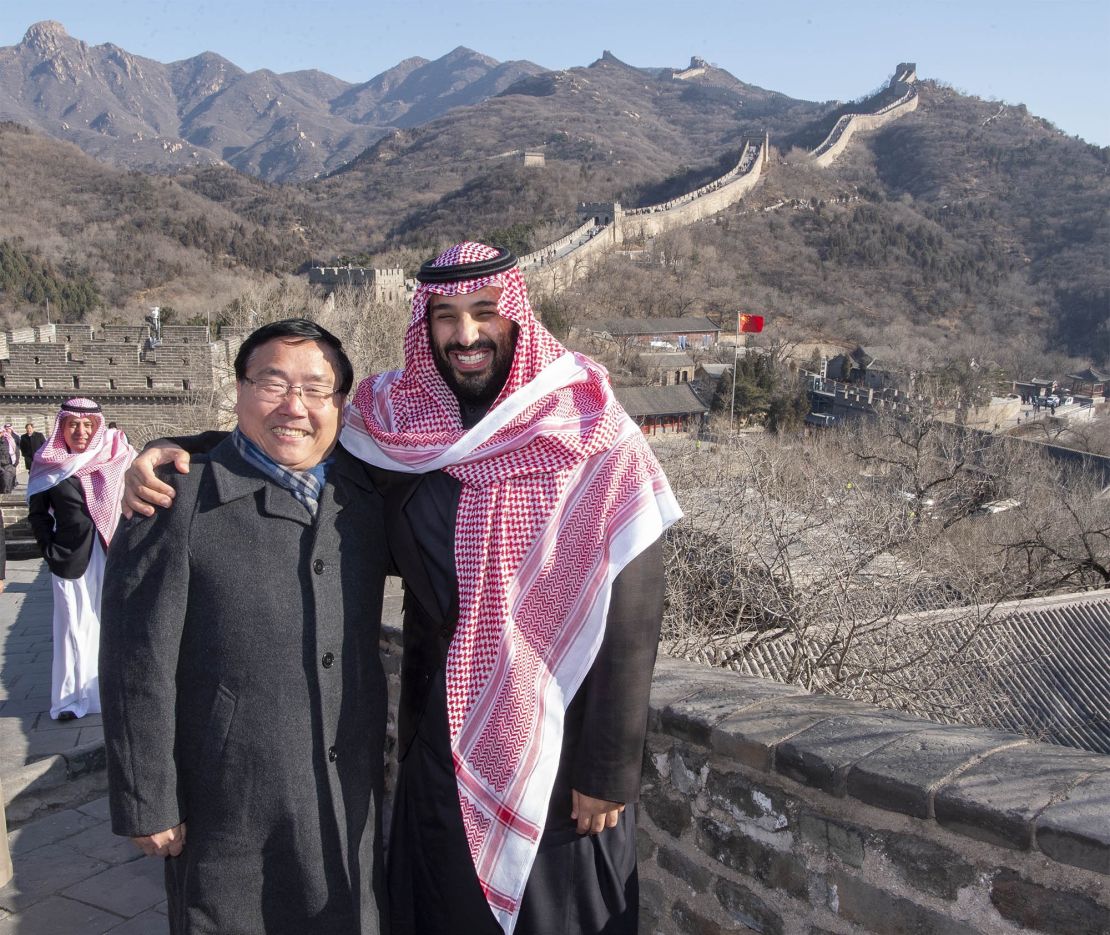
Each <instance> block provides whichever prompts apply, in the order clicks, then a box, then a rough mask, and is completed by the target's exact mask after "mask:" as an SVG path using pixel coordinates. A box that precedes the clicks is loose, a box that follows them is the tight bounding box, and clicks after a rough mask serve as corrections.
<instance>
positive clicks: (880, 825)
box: [382, 579, 1110, 935]
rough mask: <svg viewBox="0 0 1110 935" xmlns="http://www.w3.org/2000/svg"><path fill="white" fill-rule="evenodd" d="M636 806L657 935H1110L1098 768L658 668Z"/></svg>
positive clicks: (393, 693) (1077, 758) (395, 623)
mask: <svg viewBox="0 0 1110 935" xmlns="http://www.w3.org/2000/svg"><path fill="white" fill-rule="evenodd" d="M400 608H401V592H400V587H399V584H398V582H397V581H396V580H395V579H390V585H389V586H387V589H386V601H385V610H384V614H383V619H384V622H385V626H384V629H383V639H382V651H383V660H384V663H385V667H386V672H387V675H388V678H389V683H390V688H389V695H390V706H389V734H390V739H389V740H388V741H387V755H388V756H387V759H388V766H387V775H388V777H389V787H390V788H392V777H394V776H395V775H396V762H395V738H396V713H397V697H398V693H399V678H400V657H401V637H400V617H401V610H400ZM637 808H638V814H637V820H638V822H639V838H640V840H639V854H640V891H641V899H640V901H641V916H640V930H641V931H643V932H650V933H652V935H721V933H724V932H748V931H755V932H761V933H765V935H849V933H876V935H1018V933H1053V935H1106V933H1108V932H1110V818H1108V816H1110V757H1105V756H1098V755H1095V754H1089V753H1085V752H1084V751H1081V750H1074V749H1070V748H1065V747H1055V746H1051V745H1048V744H1038V743H1034V742H1030V741H1028V740H1026V739H1025V738H1023V737H1020V736H1017V735H1014V734H1006V733H1001V732H997V731H990V730H981V729H974V728H967V727H950V726H944V725H940V724H935V723H933V722H930V721H923V720H920V719H915V718H911V717H908V716H905V715H900V714H898V713H897V712H892V711H884V710H880V709H878V708H874V707H871V706H869V705H866V704H862V703H859V702H852V701H845V700H842V699H838V698H832V697H828V696H824V695H810V694H807V693H806V692H805V691H803V690H802V689H800V688H797V687H795V686H790V685H782V684H780V683H777V682H772V681H769V680H764V679H758V678H752V677H748V676H742V675H737V674H735V673H732V672H727V671H724V670H721V669H712V668H708V667H705V666H700V665H698V664H696V663H691V662H685V661H682V660H676V659H671V658H667V657H662V658H660V660H659V662H658V664H657V665H656V668H655V677H654V680H653V684H652V701H651V713H650V721H649V734H648V740H647V744H646V747H645V751H644V777H643V784H642V791H641V801H640V804H639V805H638V806H637Z"/></svg>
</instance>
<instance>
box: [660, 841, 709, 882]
mask: <svg viewBox="0 0 1110 935" xmlns="http://www.w3.org/2000/svg"><path fill="white" fill-rule="evenodd" d="M655 862H656V863H657V864H658V865H659V869H660V870H662V871H664V872H665V873H669V874H670V875H671V876H673V877H676V878H677V879H679V880H681V881H682V882H683V883H685V884H686V885H687V886H689V887H690V888H691V889H692V890H693V891H694V892H695V893H704V892H705V891H706V890H707V889H709V887H710V885H711V884H712V883H713V874H712V873H710V872H709V871H708V870H706V869H705V868H704V867H701V866H698V864H696V863H695V862H694V861H693V860H691V859H690V858H689V857H687V856H686V855H685V854H683V853H682V851H680V850H677V849H676V848H673V847H660V848H659V852H658V853H657V854H656V855H655Z"/></svg>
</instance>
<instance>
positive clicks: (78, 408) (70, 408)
mask: <svg viewBox="0 0 1110 935" xmlns="http://www.w3.org/2000/svg"><path fill="white" fill-rule="evenodd" d="M90 402H91V400H90ZM61 409H62V412H79V413H82V414H86V413H90V412H101V411H103V410H101V408H100V406H98V405H97V404H96V403H92V405H90V406H85V405H83V404H81V403H75V402H66V403H62V406H61Z"/></svg>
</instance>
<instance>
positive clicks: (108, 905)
mask: <svg viewBox="0 0 1110 935" xmlns="http://www.w3.org/2000/svg"><path fill="white" fill-rule="evenodd" d="M52 607H53V597H52V594H51V589H50V574H49V572H48V571H47V569H46V565H45V564H44V563H43V562H42V560H41V559H35V560H26V561H9V562H8V568H7V589H6V590H5V592H4V593H3V594H2V595H0V782H2V783H3V786H4V796H5V798H6V799H7V801H8V806H7V809H6V811H7V815H8V823H9V831H10V834H9V837H8V840H9V843H10V846H11V850H12V858H13V861H14V863H15V879H13V880H12V882H11V883H9V884H8V885H7V886H5V887H2V888H0V935H15V933H19V935H100V933H103V932H112V933H113V935H165V933H166V932H168V931H169V926H168V923H167V921H166V916H165V899H166V894H165V891H164V889H163V886H162V865H163V862H162V861H160V860H148V859H145V858H143V857H142V855H141V854H140V853H139V851H138V850H136V849H135V847H134V846H133V845H132V844H131V843H130V842H129V841H127V840H125V839H123V838H119V837H116V836H115V835H114V834H112V831H111V828H110V827H109V823H108V799H107V797H106V796H105V794H104V792H105V789H104V784H105V774H104V770H103V769H102V768H101V767H102V764H103V733H102V731H101V728H100V716H99V715H93V714H90V715H86V716H85V717H83V718H81V719H80V720H78V721H69V722H62V723H59V722H57V721H52V720H51V719H50V713H49V709H50V660H51V654H52V647H51V632H50V631H51V617H52ZM78 803H80V804H78Z"/></svg>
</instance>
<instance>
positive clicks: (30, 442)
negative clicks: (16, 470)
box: [19, 432, 46, 469]
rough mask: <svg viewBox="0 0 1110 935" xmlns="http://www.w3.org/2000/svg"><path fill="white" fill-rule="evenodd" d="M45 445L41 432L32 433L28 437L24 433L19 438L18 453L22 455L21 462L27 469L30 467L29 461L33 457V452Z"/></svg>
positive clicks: (44, 438) (44, 437)
mask: <svg viewBox="0 0 1110 935" xmlns="http://www.w3.org/2000/svg"><path fill="white" fill-rule="evenodd" d="M45 444H46V436H45V435H43V434H42V432H32V433H31V434H30V435H28V434H27V433H26V432H24V433H23V434H22V435H20V436H19V453H20V454H21V455H23V462H24V463H25V464H26V465H27V468H28V469H30V467H31V459H32V458H33V457H34V456H35V452H36V451H38V450H39V449H40V448H41V447H42V446H43V445H45Z"/></svg>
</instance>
